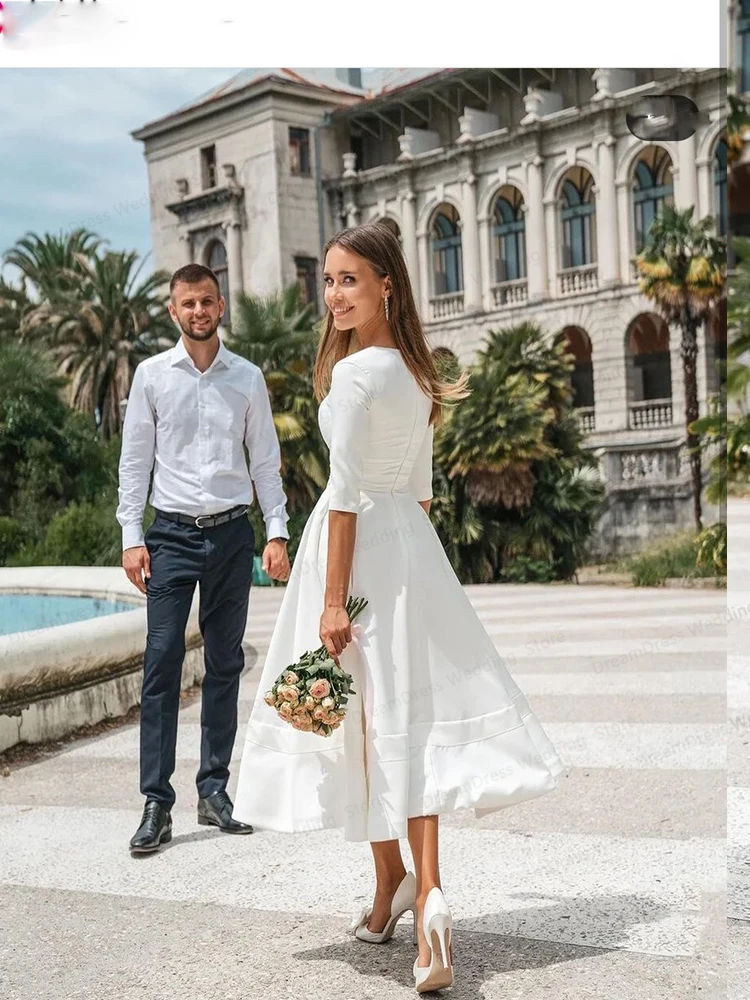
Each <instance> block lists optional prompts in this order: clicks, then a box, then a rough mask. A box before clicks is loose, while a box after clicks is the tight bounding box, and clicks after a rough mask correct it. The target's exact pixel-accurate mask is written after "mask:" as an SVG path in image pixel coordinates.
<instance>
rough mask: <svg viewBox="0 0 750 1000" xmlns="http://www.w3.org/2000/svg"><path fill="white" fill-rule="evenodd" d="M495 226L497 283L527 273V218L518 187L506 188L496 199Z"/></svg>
mask: <svg viewBox="0 0 750 1000" xmlns="http://www.w3.org/2000/svg"><path fill="white" fill-rule="evenodd" d="M493 217H494V225H493V227H492V239H493V248H494V251H495V255H494V261H495V284H498V285H500V284H502V283H503V282H504V281H518V280H519V279H520V278H525V277H526V220H525V218H524V212H523V198H522V197H521V192H520V191H518V189H517V188H503V190H502V191H501V192H500V194H499V195H498V197H497V199H496V201H495V210H494V212H493Z"/></svg>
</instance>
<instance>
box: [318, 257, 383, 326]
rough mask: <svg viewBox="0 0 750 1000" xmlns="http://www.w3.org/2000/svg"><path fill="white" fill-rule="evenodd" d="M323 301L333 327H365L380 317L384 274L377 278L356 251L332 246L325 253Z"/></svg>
mask: <svg viewBox="0 0 750 1000" xmlns="http://www.w3.org/2000/svg"><path fill="white" fill-rule="evenodd" d="M323 280H324V282H325V303H326V305H327V306H328V308H329V309H330V310H331V313H332V314H333V324H334V326H335V327H336V329H337V330H351V329H352V328H353V327H355V326H356V327H358V328H359V329H362V328H367V327H369V326H371V325H372V324H373V323H377V322H378V320H379V319H381V316H382V313H383V294H384V292H385V290H386V282H387V279H386V278H379V277H378V276H377V274H376V273H375V271H373V269H372V267H370V265H369V264H368V262H367V261H366V260H365V259H364V257H360V256H359V255H358V254H355V253H352V252H351V250H344V249H343V247H338V246H334V247H331V249H330V250H329V251H328V253H327V254H326V259H325V265H324V271H323Z"/></svg>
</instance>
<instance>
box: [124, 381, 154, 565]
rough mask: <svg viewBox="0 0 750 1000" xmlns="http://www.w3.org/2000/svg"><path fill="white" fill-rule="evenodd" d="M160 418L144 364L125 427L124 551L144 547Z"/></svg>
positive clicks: (133, 389) (134, 383) (131, 400)
mask: <svg viewBox="0 0 750 1000" xmlns="http://www.w3.org/2000/svg"><path fill="white" fill-rule="evenodd" d="M155 445H156V415H155V413H154V408H153V405H152V402H151V400H150V399H149V392H148V386H147V384H146V376H145V372H144V368H143V365H142V364H140V365H138V367H137V368H136V370H135V373H134V375H133V384H132V385H131V387H130V395H129V396H128V404H127V407H126V409H125V422H124V424H123V428H122V450H121V452H120V466H119V485H118V490H117V495H118V499H119V503H118V505H117V513H116V515H115V516H116V517H117V520H118V522H119V523H120V525H121V527H122V547H123V550H125V549H129V548H132V547H133V546H135V545H143V511H144V510H145V508H146V499H147V497H148V484H149V480H150V478H151V471H152V469H153V467H154V449H155Z"/></svg>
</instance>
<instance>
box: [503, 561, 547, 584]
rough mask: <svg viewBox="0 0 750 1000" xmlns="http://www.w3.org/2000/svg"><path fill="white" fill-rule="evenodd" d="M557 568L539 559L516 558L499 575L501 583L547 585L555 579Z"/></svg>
mask: <svg viewBox="0 0 750 1000" xmlns="http://www.w3.org/2000/svg"><path fill="white" fill-rule="evenodd" d="M557 575H558V572H557V568H556V567H555V566H553V565H551V564H550V563H549V562H543V561H542V560H540V559H530V558H529V557H528V556H520V555H519V556H516V557H515V558H514V559H511V560H509V561H508V563H506V565H505V566H504V567H503V570H502V573H501V574H500V581H501V582H502V583H549V582H550V581H551V580H555V579H557Z"/></svg>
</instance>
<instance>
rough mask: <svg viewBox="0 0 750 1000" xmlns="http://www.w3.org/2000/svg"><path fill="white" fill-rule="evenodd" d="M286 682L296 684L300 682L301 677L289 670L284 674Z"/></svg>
mask: <svg viewBox="0 0 750 1000" xmlns="http://www.w3.org/2000/svg"><path fill="white" fill-rule="evenodd" d="M284 680H285V681H286V683H287V684H296V683H297V681H298V680H299V677H298V676H297V675H296V674H295V672H294V671H293V670H288V671H287V672H286V673H285V674H284Z"/></svg>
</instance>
